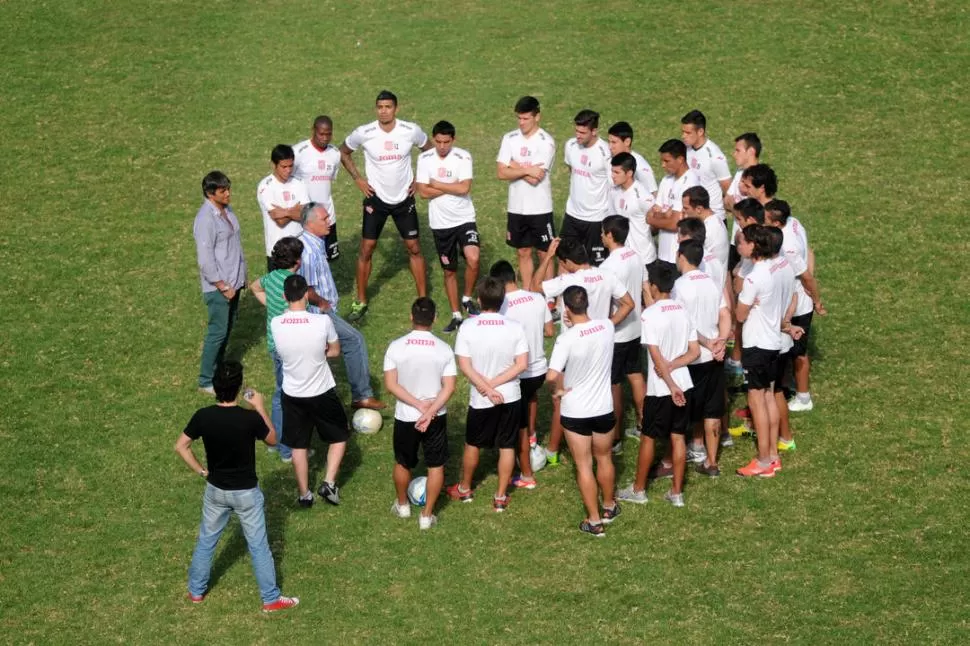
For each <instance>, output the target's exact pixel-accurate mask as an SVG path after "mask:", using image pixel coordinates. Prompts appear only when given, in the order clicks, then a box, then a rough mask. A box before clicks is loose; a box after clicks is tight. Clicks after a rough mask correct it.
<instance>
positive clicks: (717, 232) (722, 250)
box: [683, 186, 731, 287]
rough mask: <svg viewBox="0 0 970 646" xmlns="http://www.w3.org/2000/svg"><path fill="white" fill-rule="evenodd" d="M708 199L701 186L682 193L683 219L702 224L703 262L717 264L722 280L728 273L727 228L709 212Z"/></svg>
mask: <svg viewBox="0 0 970 646" xmlns="http://www.w3.org/2000/svg"><path fill="white" fill-rule="evenodd" d="M709 198H710V196H709V195H708V193H707V189H705V188H704V187H703V186H691V187H690V188H689V189H687V190H686V191H684V197H683V200H684V217H685V218H697V219H699V220H700V221H701V222H703V223H704V231H705V235H704V241H703V244H704V261H705V262H708V258H710V262H717V263H718V264H719V265H720V266H721V271H720V275H721V277H722V278H723V277H724V276H726V275H727V271H728V268H727V267H728V256H729V255H730V247H731V245H730V243H729V242H728V232H727V226H725V224H724V220H722V219H721V218H719V217H717V215H716V214H715V213H714V211H712V210H711V208H710V201H709ZM721 287H723V285H721Z"/></svg>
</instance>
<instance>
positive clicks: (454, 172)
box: [415, 148, 475, 229]
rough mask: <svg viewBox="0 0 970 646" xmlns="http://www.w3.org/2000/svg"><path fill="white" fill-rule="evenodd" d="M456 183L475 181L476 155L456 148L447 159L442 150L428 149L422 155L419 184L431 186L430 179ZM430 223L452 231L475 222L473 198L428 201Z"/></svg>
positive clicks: (455, 196)
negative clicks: (439, 154)
mask: <svg viewBox="0 0 970 646" xmlns="http://www.w3.org/2000/svg"><path fill="white" fill-rule="evenodd" d="M432 179H433V180H435V181H438V182H441V183H443V184H455V183H457V182H463V181H465V180H466V179H472V156H471V154H469V152H468V151H467V150H464V149H462V148H452V149H451V151H450V152H449V153H448V155H447V156H446V157H444V158H441V157H439V156H438V151H436V150H434V149H433V148H432V149H431V150H426V151H425V152H423V153H421V154H420V155H418V170H417V177H416V178H415V181H417V182H418V183H419V184H427V183H428V182H429V181H430V180H432ZM428 221H429V224H430V226H431V228H432V229H451V228H453V227H457V226H459V225H461V224H465V223H467V222H474V221H475V205H474V204H472V198H471V195H467V194H466V195H449V194H447V193H445V194H444V195H439V196H438V197H433V198H431V199H430V200H428Z"/></svg>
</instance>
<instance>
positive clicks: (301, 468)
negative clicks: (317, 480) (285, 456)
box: [292, 449, 310, 498]
mask: <svg viewBox="0 0 970 646" xmlns="http://www.w3.org/2000/svg"><path fill="white" fill-rule="evenodd" d="M292 455H293V474H294V475H295V476H296V487H297V489H299V490H300V497H301V498H302V497H303V496H305V495H307V493H308V492H309V491H310V477H309V471H310V467H309V465H308V463H307V450H306V449H293V454H292Z"/></svg>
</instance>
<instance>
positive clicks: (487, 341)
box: [448, 276, 529, 512]
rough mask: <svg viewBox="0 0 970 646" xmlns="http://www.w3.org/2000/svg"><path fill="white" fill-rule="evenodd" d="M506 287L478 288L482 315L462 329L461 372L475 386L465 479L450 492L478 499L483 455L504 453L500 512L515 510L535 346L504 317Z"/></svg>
mask: <svg viewBox="0 0 970 646" xmlns="http://www.w3.org/2000/svg"><path fill="white" fill-rule="evenodd" d="M504 301H505V285H504V284H503V283H502V281H500V280H499V279H497V278H492V277H491V276H486V277H485V278H483V279H482V280H481V282H479V284H478V302H479V304H480V305H481V307H482V313H481V314H480V315H479V316H476V317H475V318H471V319H469V320H468V321H466V322H465V323H464V324H462V326H461V328H460V329H459V330H458V338H457V339H456V341H455V355H456V356H457V357H458V367H459V368H460V369H461V371H462V374H464V375H465V378H466V379H468V381H469V383H470V384H471V388H470V391H471V392H470V395H469V399H468V417H467V418H466V421H465V450H464V454H463V456H462V475H461V480H460V481H459V482H457V483H456V484H454V485H452V486H450V487H448V495H449V496H451V497H452V498H453V499H455V500H459V501H461V502H471V500H472V498H473V497H474V493H473V490H472V478H473V477H474V476H475V468H476V467H477V466H478V458H479V452H480V451H481V449H484V448H492V447H495V448H497V449H498V453H499V457H498V487H497V488H496V490H495V496H494V498H493V499H492V508H493V509H494V510H495V511H497V512H503V511H505V510H506V509H507V508H508V506H509V496H508V486H509V481H510V480H511V479H512V469H513V468H514V467H515V447H516V438H517V436H518V433H519V419H520V412H519V408H520V404H519V400H520V399H521V397H522V392H521V389H520V387H519V375H520V374H521V373H522V372H523V371H524V370H525V369H526V368H527V367H528V365H529V343H528V341H527V340H526V338H525V331H524V330H523V329H522V326H521V325H519V324H518V323H517V322H516V321H513V320H512V319H509V318H507V317H505V316H502V315H501V314H499V313H498V312H499V310H500V309H501V308H502V303H503V302H504Z"/></svg>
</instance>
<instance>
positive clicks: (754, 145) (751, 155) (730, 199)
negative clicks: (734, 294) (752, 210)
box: [724, 132, 761, 271]
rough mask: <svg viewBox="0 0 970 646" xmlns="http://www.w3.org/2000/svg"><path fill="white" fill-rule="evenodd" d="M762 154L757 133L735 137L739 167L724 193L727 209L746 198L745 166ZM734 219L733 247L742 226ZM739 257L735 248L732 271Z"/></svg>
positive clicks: (730, 265) (735, 163) (734, 155)
mask: <svg viewBox="0 0 970 646" xmlns="http://www.w3.org/2000/svg"><path fill="white" fill-rule="evenodd" d="M760 155H761V139H760V138H759V137H758V135H757V133H754V132H745V133H743V134H740V135H738V136H737V137H735V138H734V150H733V151H732V153H731V156H732V157H734V165H735V166H736V167H737V170H736V171H735V172H734V178H733V179H732V180H731V185H730V186H728V190H727V192H725V193H724V209H725V211H732V212H733V211H734V205H735V204H737V203H738V202H740V201H741V200H743V199H744V195H743V194H742V193H741V176H742V175H743V174H744V169H745V168H749V167H751V166H754V165H755V164H757V163H758V157H759V156H760ZM732 219H733V220H734V222H733V223H732V225H731V246H732V247H733V246H734V244H735V241H736V240H737V237H738V231H740V230H741V228H740V227H739V226H738V221H737V219H736V218H732ZM738 259H739V257H738V255H737V249H734V250H733V253H732V254H731V258H730V260H729V269H731V271H733V270H734V265H736V264H737V263H738Z"/></svg>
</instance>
